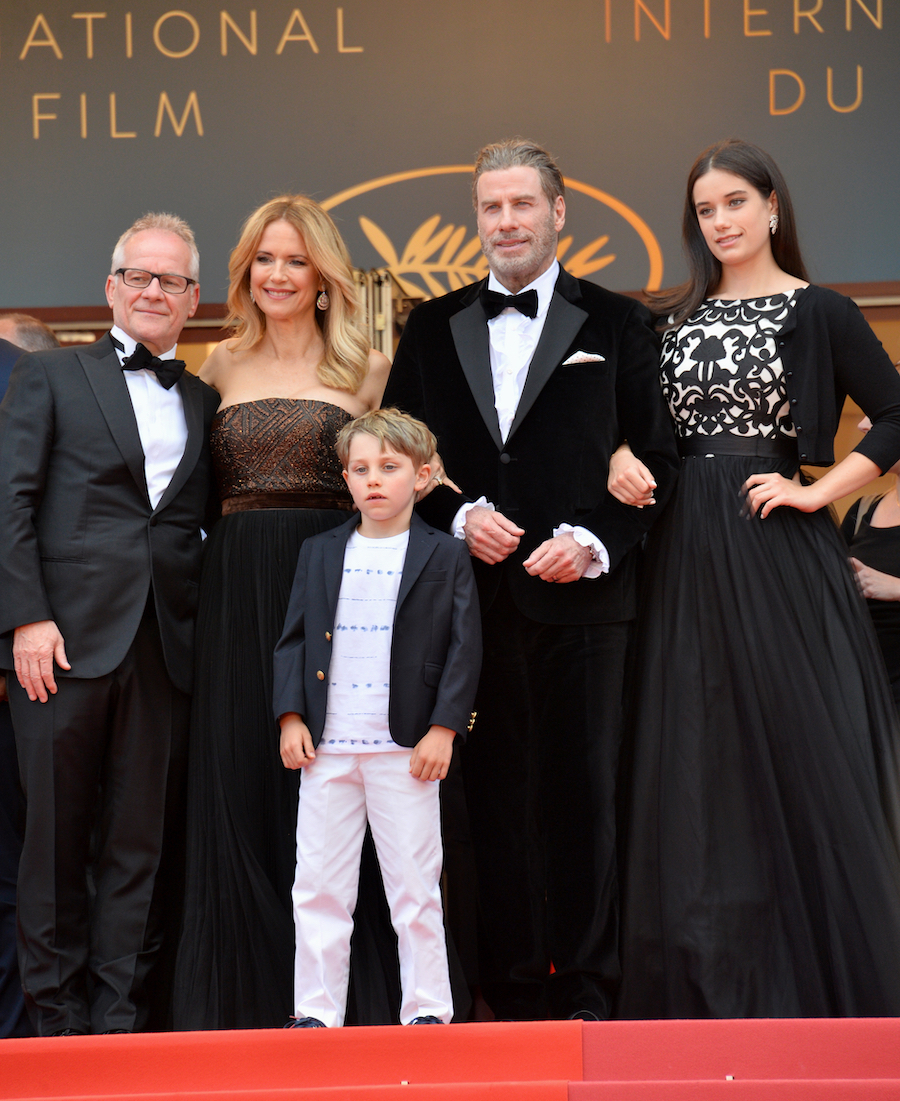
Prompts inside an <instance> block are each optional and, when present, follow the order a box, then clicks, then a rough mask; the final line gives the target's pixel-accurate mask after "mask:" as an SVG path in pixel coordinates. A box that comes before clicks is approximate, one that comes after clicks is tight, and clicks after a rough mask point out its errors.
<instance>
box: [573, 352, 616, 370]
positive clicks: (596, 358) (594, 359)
mask: <svg viewBox="0 0 900 1101" xmlns="http://www.w3.org/2000/svg"><path fill="white" fill-rule="evenodd" d="M605 362H606V356H601V355H598V353H597V352H573V353H572V355H570V356H569V358H568V359H567V360H564V361H563V367H565V366H566V365H567V364H569V363H605Z"/></svg>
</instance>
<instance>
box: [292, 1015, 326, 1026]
mask: <svg viewBox="0 0 900 1101" xmlns="http://www.w3.org/2000/svg"><path fill="white" fill-rule="evenodd" d="M284 1027H285V1028H325V1027H326V1025H325V1022H324V1021H320V1020H319V1018H318V1017H291V1018H289V1020H288V1023H287V1024H286V1025H285V1026H284Z"/></svg>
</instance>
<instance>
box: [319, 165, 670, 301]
mask: <svg viewBox="0 0 900 1101" xmlns="http://www.w3.org/2000/svg"><path fill="white" fill-rule="evenodd" d="M471 173H472V165H458V164H455V165H438V166H434V167H432V168H420V169H410V170H407V171H403V172H395V173H392V174H391V175H388V176H380V177H378V178H377V179H374V180H367V181H365V182H364V183H360V184H355V185H354V186H352V187H349V188H347V189H346V190H344V191H341V192H338V193H337V194H335V195H332V196H331V197H330V198H328V199H326V200H325V201H324V202H323V204H322V205H323V206H324V207H325V209H326V210H334V209H335V208H337V207H343V208H344V210H345V211H346V214H345V217H346V216H347V215H349V216H350V218H351V219H352V226H353V228H352V230H351V226H350V225H349V224H348V225H347V229H348V230H351V232H350V233H349V234H348V239H347V243H348V245H349V246H350V247H351V251H353V248H354V245H353V241H352V237H353V235H354V234H357V235H358V240H359V241H363V240H364V241H365V243H366V245H367V247H371V248H372V249H374V251H375V253H376V255H377V256H378V257H380V259H381V264H380V265H378V266H380V267H386V268H388V269H389V270H390V272H391V275H392V276H393V277H394V278H395V279H396V280H397V282H398V283H399V284H400V286H401V287H402V288H403V291H404V293H405V294H408V295H409V297H411V298H416V299H418V298H422V297H423V295H424V296H427V297H438V296H440V295H443V294H446V293H447V292H448V291H452V290H458V289H460V288H461V287H465V286H468V285H469V284H470V283H475V282H477V281H478V280H480V279H483V278H484V277H485V276H486V275H487V272H488V264H487V260H486V259H485V257H484V255H483V254H482V251H481V242H480V241H479V240H478V236H477V234H474V233H473V232H472V228H471V223H470V222H467V223H464V224H455V223H453V222H450V221H446V222H443V221H442V216H441V215H440V214H432V215H431V216H430V217H428V218H426V219H425V221H424V222H422V224H421V225H419V226H418V227H417V228H416V229H414V230H413V231H412V232H411V233H410V236H409V239H408V240H407V242H406V244H405V245H403V246H402V247H400V248H398V247H397V246H396V245H395V244H394V241H392V240H391V237H390V236H389V234H388V232H386V231H385V229H384V217H383V216H380V217H379V222H380V223H381V224H378V223H377V222H375V221H374V220H373V218H372V217H371V215H370V214H369V213H364V212H363V211H361V210H359V208H358V207H357V209H356V210H352V208H350V209H348V204H351V203H358V202H363V203H365V202H366V196H368V195H369V194H370V193H372V192H375V191H380V190H381V189H382V188H385V187H395V186H401V187H413V186H417V185H420V184H422V183H423V181H425V184H424V186H428V183H427V181H429V180H436V179H437V178H438V177H441V176H451V175H466V176H471ZM566 188H567V190H568V192H569V194H570V195H572V196H574V197H575V198H577V199H578V200H579V201H580V202H582V203H583V202H584V200H585V199H587V200H588V202H589V203H590V202H597V203H599V204H600V206H601V207H602V208H604V212H605V214H604V220H605V222H606V223H607V224H606V225H605V226H604V228H608V227H609V222H610V220H612V227H611V228H610V229H609V232H606V233H603V234H602V235H601V236H598V237H594V238H593V239H592V240H590V241H589V242H588V243H587V244H585V245H583V246H582V245H581V244H580V242H579V244H578V246H577V247H576V246H575V244H574V241H575V236H574V235H572V234H568V235H566V236H565V237H562V238H561V239H560V241H559V245H558V248H557V256H558V257H559V259H560V261H561V262H562V263H564V264H565V267H566V270H567V271H569V272H570V273H571V274H572V275H574V276H575V277H576V278H578V279H586V278H588V277H589V276H591V275H593V274H595V273H596V272H598V271H602V270H603V269H604V268H606V267H608V266H609V265H610V264H613V263H614V262H615V261H616V260H617V259H621V258H623V257H624V258H625V262H626V263H630V264H632V265H633V264H634V262H635V256H636V255H637V256H643V257H644V258H645V262H646V263H647V265H648V267H647V274H646V276H645V277H644V279H643V283H642V285H643V286H644V287H645V288H646V289H647V290H658V289H659V287H660V286H661V285H662V273H663V257H662V251H661V249H660V247H659V243H658V242H657V240H656V237H655V236H654V234H653V231H652V230H651V229H650V227H649V226H648V225H647V223H646V222H645V221H644V220H643V219H642V218H641V217H640V216H639V215H638V214H636V213H635V211H633V210H632V209H631V208H630V207H628V206H627V205H626V204H625V203H623V202H622V201H621V200H620V199H617V198H616V197H615V196H613V195H610V194H608V193H607V192H605V191H601V190H599V188H596V187H594V186H593V185H591V184H586V183H582V182H580V181H578V180H574V179H571V178H568V177H567V178H566ZM435 205H437V204H435ZM426 209H427V207H426ZM432 209H434V208H433V207H432ZM457 216H458V215H457ZM387 217H388V219H389V221H390V223H391V232H393V233H394V234H395V239H396V238H397V237H399V234H400V233H406V232H407V231H408V225H409V223H407V225H406V226H404V227H403V228H402V229H401V230H399V232H398V223H399V224H400V225H402V221H403V206H402V203H401V202H400V201H399V200H398V207H397V209H396V210H395V211H392V212H391V214H390V215H388V216H387ZM582 221H584V219H582ZM588 224H590V220H589V221H588ZM594 225H595V226H596V222H594ZM356 226H359V230H357V229H356ZM599 228H600V227H599V226H596V229H599ZM596 229H595V230H594V231H595V232H596ZM360 231H361V236H359V233H360ZM401 240H402V238H401ZM581 240H582V241H583V240H584V237H582V238H581ZM357 247H358V246H357ZM638 285H641V284H638Z"/></svg>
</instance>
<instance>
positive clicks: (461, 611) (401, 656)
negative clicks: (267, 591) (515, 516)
mask: <svg viewBox="0 0 900 1101" xmlns="http://www.w3.org/2000/svg"><path fill="white" fill-rule="evenodd" d="M358 524H359V517H358V516H353V517H352V518H351V519H350V520H348V521H347V522H346V523H345V524H341V526H340V527H338V528H333V529H332V530H331V531H326V532H323V533H322V534H321V535H316V536H313V537H312V538H310V539H307V540H306V542H305V543H304V544H303V547H302V548H301V551H300V559H299V562H298V564H297V573H296V576H295V578H294V585H293V588H292V590H291V599H290V603H289V605H288V611H287V616H286V618H285V624H284V633H283V634H282V636H281V639H280V641H279V643H278V646H277V647H276V649H275V690H274V705H275V718H276V719H278V718H280V716H282V715H284V714H286V713H287V712H289V711H296V712H297V713H298V714H299V715H302V717H303V720H304V722H305V723H306V725H307V726H308V727H309V730H310V733H311V734H312V739H313V744H314V745H318V744H319V740H320V739H321V737H322V731H323V729H324V726H325V704H326V696H327V680H328V666H329V663H330V661H331V644H332V633H333V631H334V616H335V611H336V609H337V602H338V595H339V593H340V588H341V576H342V572H343V565H344V548H345V547H346V545H347V540H348V539H349V538H350V536H351V534H352V533H353V531H354V530H355V529H356V527H357V525H358ZM480 671H481V616H480V612H479V607H478V594H477V591H476V588H475V578H474V575H473V573H472V564H471V559H470V556H469V551H468V548H467V547H466V544H465V543H464V542H463V541H462V540H461V539H454V538H453V537H452V536H450V535H447V534H446V533H444V532H440V531H435V529H434V528H433V527H430V526H428V525H427V524H425V523H424V522H423V521H422V520H420V519H419V517H417V516H415V515H414V516H413V518H412V525H411V527H410V531H409V546H408V547H407V551H406V558H405V560H404V562H403V576H402V578H401V581H400V591H399V593H398V594H397V605H396V609H395V612H394V630H393V636H392V639H391V687H390V703H389V707H388V722H389V726H390V732H391V737H392V738H393V739H394V741H395V742H396V743H397V744H398V745H402V746H408V747H410V748H411V747H412V746H414V745H415V744H416V743H417V742H418V741H419V739H420V738H422V737H423V736H424V735H425V734H427V733H428V728H429V727H430V726H432V725H438V726H446V727H449V728H450V729H451V730H455V731H456V733H457V734H458V735H460V736H461V737H463V738H464V737H465V735H466V732H467V729H468V724H469V719H470V717H471V713H472V705H473V703H474V701H475V691H476V689H477V688H478V676H479V673H480Z"/></svg>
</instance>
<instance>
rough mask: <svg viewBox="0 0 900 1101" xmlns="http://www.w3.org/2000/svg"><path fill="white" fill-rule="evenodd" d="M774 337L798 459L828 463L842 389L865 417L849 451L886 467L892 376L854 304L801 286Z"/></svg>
mask: <svg viewBox="0 0 900 1101" xmlns="http://www.w3.org/2000/svg"><path fill="white" fill-rule="evenodd" d="M777 343H778V348H779V351H780V354H781V357H782V362H783V364H784V381H785V388H786V390H787V396H788V399H789V401H790V403H791V416H792V418H793V421H794V427H795V429H796V431H797V450H798V453H799V457H800V462H801V463H809V464H811V465H813V466H827V465H828V464H830V463H833V462H834V437H835V435H836V434H837V429H838V420H839V418H840V415H841V409H842V408H843V406H844V400H845V399H846V397H847V395H848V394H849V395H850V397H852V398H853V400H854V401H855V402H856V403H857V404H858V405H859V407H860V408H861V409H862V410H863V412H864V413H865V414H866V416H868V418H869V420H871V422H872V429H871V431H869V432H867V433H866V435H865V436H864V437H863V439H862V440H861V441H860V443H859V444H858V445H857V446H856V448H855V449H854V450H856V451H858V452H860V454H862V455H865V456H866V457H867V458H869V459H871V460H872V462H873V463H875V465H876V466H877V467H878V468H879V469H880V470H882V471H885V470H887V469H888V468H889V467H891V466H893V464H894V463H895V462H896V461H897V460H898V459H900V376H898V374H897V371H896V370H895V369H894V366H893V364H892V363H891V359H890V356H889V355H888V354H887V352H886V351H885V350H884V348H883V347H882V345H881V342H880V341H879V340H878V338H877V337H876V336H875V334H874V333H873V332H872V330H871V329H870V328H869V325H868V323H867V322H866V320H865V318H864V317H863V315H862V313H861V312H860V310H859V307H858V306H857V305H856V303H855V302H853V301H852V300H851V299H849V298H845V297H844V296H843V295H841V294H838V293H837V292H836V291H832V290H828V289H827V288H825V287H816V286H809V287H806V288H805V289H804V290H802V291H800V292H799V294H798V297H797V303H796V305H795V307H794V309H793V310H791V313H790V315H789V317H788V319H787V320H786V321H785V324H784V327H783V328H782V329H781V331H780V332H779V333H778V335H777Z"/></svg>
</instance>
